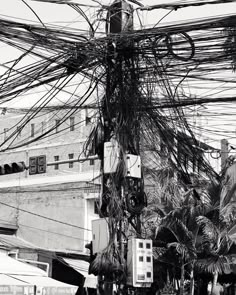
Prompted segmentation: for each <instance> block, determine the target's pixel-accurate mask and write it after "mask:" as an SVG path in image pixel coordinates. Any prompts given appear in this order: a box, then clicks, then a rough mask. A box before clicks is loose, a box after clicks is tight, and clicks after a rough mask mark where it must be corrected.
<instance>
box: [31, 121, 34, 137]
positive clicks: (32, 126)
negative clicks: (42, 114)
mask: <svg viewBox="0 0 236 295" xmlns="http://www.w3.org/2000/svg"><path fill="white" fill-rule="evenodd" d="M30 136H31V137H34V124H31V126H30Z"/></svg>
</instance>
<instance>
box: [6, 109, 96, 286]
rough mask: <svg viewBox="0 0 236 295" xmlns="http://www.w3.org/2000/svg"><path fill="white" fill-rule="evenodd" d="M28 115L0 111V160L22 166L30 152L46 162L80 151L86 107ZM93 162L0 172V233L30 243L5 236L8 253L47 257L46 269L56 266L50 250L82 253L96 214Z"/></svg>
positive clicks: (88, 118)
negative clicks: (71, 111)
mask: <svg viewBox="0 0 236 295" xmlns="http://www.w3.org/2000/svg"><path fill="white" fill-rule="evenodd" d="M31 116H32V115H31V114H30V113H29V114H28V113H25V112H22V113H20V111H18V112H15V113H9V112H8V111H7V112H3V113H2V114H1V115H0V126H1V131H0V142H1V150H2V151H1V152H0V166H3V165H4V164H10V163H13V162H21V161H23V162H24V163H25V164H26V166H27V167H28V166H29V159H30V158H31V157H38V156H42V155H44V156H46V162H47V163H49V162H51V163H55V162H57V161H62V160H64V161H67V160H73V159H78V158H81V157H82V158H83V157H84V156H85V154H84V149H85V141H86V139H87V137H88V135H89V133H90V131H91V128H93V122H92V117H93V116H94V114H92V113H91V112H89V111H88V110H87V109H83V110H80V111H78V112H76V113H74V114H71V115H70V114H69V113H68V110H44V111H43V112H40V113H38V114H36V115H35V116H34V117H33V118H31ZM50 130H51V131H50ZM47 131H50V132H49V133H48V134H46V135H45V136H44V137H42V138H41V136H42V135H43V134H45V132H46V133H47ZM99 166H100V164H99V160H88V161H83V162H70V163H68V162H67V163H64V164H57V163H55V164H53V165H51V166H47V168H46V173H42V174H35V175H30V174H29V170H25V171H23V172H20V173H13V174H6V175H0V204H1V207H0V228H2V234H3V235H5V234H6V233H7V234H9V230H10V229H11V230H10V232H11V234H14V239H15V238H18V239H19V240H23V241H25V242H26V243H30V244H31V245H32V248H31V249H30V247H23V246H22V247H18V246H17V245H16V243H15V244H14V243H13V242H12V245H11V242H10V241H9V237H8V242H7V243H8V244H9V245H6V247H8V246H9V247H8V248H9V249H10V251H11V253H12V251H13V250H14V248H16V250H17V249H18V250H17V251H18V252H17V255H18V257H20V258H21V259H29V260H30V259H31V260H36V261H37V260H38V261H41V262H44V263H49V264H50V273H51V274H53V273H55V271H54V270H53V264H55V267H54V269H56V268H58V263H55V262H56V261H55V253H56V254H58V255H60V256H61V257H63V256H73V257H83V256H84V257H85V259H86V257H87V255H88V252H87V251H88V250H86V248H85V245H86V244H87V243H88V242H89V241H91V239H92V234H91V221H92V220H93V219H96V218H98V214H97V210H96V208H97V206H96V203H97V200H98V198H99V188H100V186H99V183H98V178H99V174H100V172H99ZM0 239H1V237H0ZM12 239H13V238H12ZM33 245H34V246H33ZM23 249H24V250H23ZM27 249H28V250H27ZM32 250H34V251H32ZM13 252H14V251H13ZM45 253H46V254H45ZM48 253H51V254H52V255H49V254H48ZM53 255H54V256H53ZM53 261H54V262H53ZM57 262H58V261H57ZM70 283H73V282H70Z"/></svg>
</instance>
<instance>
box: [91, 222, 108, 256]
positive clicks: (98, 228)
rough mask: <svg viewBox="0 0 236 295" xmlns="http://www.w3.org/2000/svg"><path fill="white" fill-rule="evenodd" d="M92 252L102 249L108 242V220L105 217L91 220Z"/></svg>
mask: <svg viewBox="0 0 236 295" xmlns="http://www.w3.org/2000/svg"><path fill="white" fill-rule="evenodd" d="M92 237H93V238H92V241H93V254H95V253H99V252H101V251H103V250H104V249H105V248H106V247H107V246H108V243H109V230H108V221H107V220H106V219H105V218H99V219H95V220H92Z"/></svg>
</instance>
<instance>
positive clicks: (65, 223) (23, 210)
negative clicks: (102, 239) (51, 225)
mask: <svg viewBox="0 0 236 295" xmlns="http://www.w3.org/2000/svg"><path fill="white" fill-rule="evenodd" d="M0 204H1V205H4V206H6V207H9V208H13V209H17V210H19V211H22V212H25V213H28V214H31V215H34V216H37V217H40V218H43V219H47V220H50V221H54V222H57V223H60V224H63V225H68V226H71V227H75V228H78V229H82V230H86V231H91V230H90V229H88V228H84V227H81V226H78V225H75V224H70V223H67V222H64V221H60V220H57V219H53V218H50V217H47V216H43V215H41V214H37V213H34V212H30V211H28V210H25V209H21V208H18V207H15V206H12V205H9V204H6V203H3V202H0Z"/></svg>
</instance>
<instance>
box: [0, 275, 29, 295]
mask: <svg viewBox="0 0 236 295" xmlns="http://www.w3.org/2000/svg"><path fill="white" fill-rule="evenodd" d="M0 294H4V295H25V294H28V295H33V294H34V286H33V285H31V284H28V283H26V282H22V281H20V280H17V279H16V278H13V277H11V276H10V275H4V274H0Z"/></svg>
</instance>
